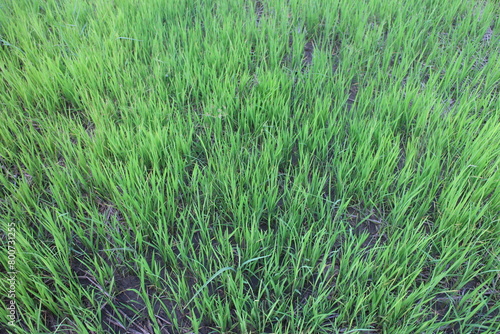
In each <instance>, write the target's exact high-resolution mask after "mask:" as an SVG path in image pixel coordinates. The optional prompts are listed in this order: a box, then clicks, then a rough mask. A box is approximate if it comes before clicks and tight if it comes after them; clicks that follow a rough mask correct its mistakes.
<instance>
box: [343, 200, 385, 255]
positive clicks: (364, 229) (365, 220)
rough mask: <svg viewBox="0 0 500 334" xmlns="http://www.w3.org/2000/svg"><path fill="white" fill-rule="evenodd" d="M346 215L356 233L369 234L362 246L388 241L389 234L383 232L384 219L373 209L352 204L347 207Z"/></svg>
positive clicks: (359, 234) (358, 234)
mask: <svg viewBox="0 0 500 334" xmlns="http://www.w3.org/2000/svg"><path fill="white" fill-rule="evenodd" d="M345 216H346V218H347V221H348V222H349V225H350V226H351V227H352V228H353V231H354V234H355V235H357V236H361V235H363V234H368V238H367V239H366V240H365V241H364V242H363V244H362V247H373V246H375V245H376V244H377V243H385V242H386V241H387V236H386V235H385V234H383V233H382V232H381V230H382V228H383V227H384V226H385V222H384V219H383V218H381V217H378V216H377V215H376V214H375V211H374V210H373V209H372V210H369V211H367V210H366V209H361V208H359V207H355V206H351V207H348V208H347V213H346V214H345Z"/></svg>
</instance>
